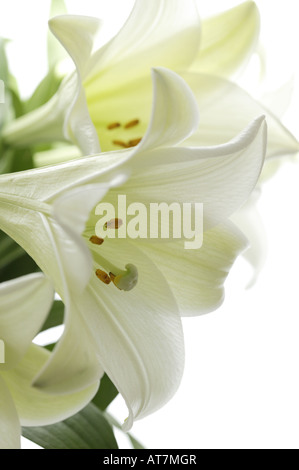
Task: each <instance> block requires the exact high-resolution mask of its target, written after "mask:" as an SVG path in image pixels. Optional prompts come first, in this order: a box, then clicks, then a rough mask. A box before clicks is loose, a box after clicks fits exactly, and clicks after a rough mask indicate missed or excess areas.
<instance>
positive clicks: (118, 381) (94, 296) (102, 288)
mask: <svg viewBox="0 0 299 470" xmlns="http://www.w3.org/2000/svg"><path fill="white" fill-rule="evenodd" d="M109 241H110V240H109ZM111 242H114V243H116V244H117V245H114V246H115V248H116V246H117V249H111V247H110V249H109V253H112V254H114V259H113V260H112V261H113V262H115V263H116V264H119V265H121V266H125V265H126V264H127V263H128V262H129V263H133V264H134V265H135V266H136V267H137V269H138V273H139V279H140V282H138V284H137V286H136V287H135V288H134V289H133V290H131V291H130V292H124V291H120V290H118V289H117V288H116V287H115V286H114V285H113V284H112V283H111V284H110V285H109V286H107V285H105V284H103V283H101V281H99V279H97V277H96V276H95V275H94V276H93V277H92V278H91V281H90V283H89V284H88V286H87V288H86V291H85V292H83V294H82V295H81V296H80V297H78V298H76V300H75V302H76V303H75V305H74V307H75V308H76V311H75V313H74V314H72V317H71V322H70V323H71V324H70V325H69V324H67V325H66V332H65V335H64V336H63V337H62V338H61V340H60V348H59V347H57V352H56V354H55V353H54V356H53V358H52V359H51V361H50V362H49V363H48V364H47V365H46V367H45V369H44V370H43V371H42V372H41V374H40V375H39V377H38V378H37V382H36V385H37V386H39V387H42V388H43V389H44V390H45V391H49V392H55V393H57V392H60V393H61V392H62V393H65V392H67V391H69V390H74V385H75V384H74V380H75V377H71V376H70V374H69V373H68V370H67V369H66V368H65V356H64V354H63V353H64V351H65V350H66V349H65V348H67V346H65V345H66V343H72V344H77V343H80V344H81V345H84V346H85V347H86V348H88V347H93V348H94V354H96V356H97V360H98V361H99V362H100V363H101V365H102V367H103V369H104V370H105V372H106V373H107V374H108V375H109V377H110V379H111V380H112V381H113V382H114V384H115V385H116V387H117V388H118V390H119V391H120V393H121V394H122V395H123V397H124V399H125V401H126V403H127V406H128V408H129V418H128V420H127V421H126V424H125V427H126V429H129V428H130V427H131V426H132V422H133V419H137V418H141V417H143V416H146V415H147V414H149V413H151V412H153V411H154V410H156V409H157V408H159V407H160V406H162V405H163V404H164V403H165V402H166V401H167V400H169V399H170V397H171V396H172V395H173V394H174V392H175V391H176V389H177V387H178V385H179V382H180V379H181V376H182V371H183V362H184V359H183V358H184V347H183V333H182V326H181V321H180V317H179V312H178V309H177V306H176V303H175V300H174V298H173V295H172V292H171V290H170V289H169V286H168V284H167V282H166V281H165V279H164V277H163V276H162V275H161V273H160V271H159V270H158V269H157V268H156V267H155V265H154V264H153V263H152V261H151V260H150V259H149V258H147V257H146V256H145V255H144V254H143V253H142V252H140V251H139V250H138V249H137V248H136V247H135V246H132V245H131V243H130V242H128V241H125V240H111ZM104 245H105V244H104ZM104 245H103V247H101V248H104V249H105V246H104ZM107 246H109V245H108V244H107ZM103 253H104V254H103V256H105V251H104V252H103ZM153 298H155V299H156V302H157V305H158V306H159V308H158V309H156V308H155V309H153V304H152V299H153ZM87 312H88V316H87V315H86V313H87ZM72 313H73V312H72ZM75 323H76V324H77V325H78V328H77V331H75V327H74V326H73V325H74V324H75ZM70 334H72V337H69V338H68V337H67V336H68V335H70ZM84 337H85V341H84ZM82 338H83V339H82ZM87 338H88V341H86V339H87ZM61 343H64V345H61ZM88 354H89V353H88V350H86V357H87V356H88ZM52 361H53V367H52ZM54 365H55V367H54ZM82 372H83V371H82ZM82 372H81V376H82ZM78 375H79V374H78ZM78 386H79V387H81V386H82V382H81V377H80V376H79V377H78Z"/></svg>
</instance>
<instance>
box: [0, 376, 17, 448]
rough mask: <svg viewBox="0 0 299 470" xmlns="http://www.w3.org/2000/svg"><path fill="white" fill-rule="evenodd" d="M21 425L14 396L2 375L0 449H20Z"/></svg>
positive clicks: (0, 382)
mask: <svg viewBox="0 0 299 470" xmlns="http://www.w3.org/2000/svg"><path fill="white" fill-rule="evenodd" d="M20 438H21V426H20V421H19V418H18V414H17V410H16V407H15V405H14V402H13V399H12V396H11V394H10V392H9V390H8V388H7V386H6V384H5V382H4V380H3V379H2V378H1V377H0V449H19V448H20V445H21V441H20Z"/></svg>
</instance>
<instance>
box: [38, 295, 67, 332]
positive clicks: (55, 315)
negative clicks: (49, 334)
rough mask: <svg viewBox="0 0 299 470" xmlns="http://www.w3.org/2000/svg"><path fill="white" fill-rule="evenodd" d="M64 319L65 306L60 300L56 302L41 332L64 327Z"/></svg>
mask: <svg viewBox="0 0 299 470" xmlns="http://www.w3.org/2000/svg"><path fill="white" fill-rule="evenodd" d="M63 318H64V304H63V302H61V301H60V300H55V301H54V302H53V305H52V308H51V310H50V313H49V315H48V318H47V320H46V321H45V323H44V324H43V326H42V329H41V331H45V330H48V329H49V328H54V327H55V326H59V325H62V324H63Z"/></svg>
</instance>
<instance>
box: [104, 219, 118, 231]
mask: <svg viewBox="0 0 299 470" xmlns="http://www.w3.org/2000/svg"><path fill="white" fill-rule="evenodd" d="M122 225H123V221H122V219H111V220H109V222H106V223H105V225H104V227H105V228H114V229H115V230H117V229H119V227H121V226H122Z"/></svg>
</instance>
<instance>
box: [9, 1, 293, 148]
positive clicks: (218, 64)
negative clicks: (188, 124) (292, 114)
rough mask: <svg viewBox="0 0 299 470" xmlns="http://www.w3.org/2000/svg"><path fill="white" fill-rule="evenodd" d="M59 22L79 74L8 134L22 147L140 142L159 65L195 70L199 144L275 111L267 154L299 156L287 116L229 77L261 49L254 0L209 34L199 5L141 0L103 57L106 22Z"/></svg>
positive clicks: (213, 22) (215, 23)
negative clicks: (98, 40)
mask: <svg viewBox="0 0 299 470" xmlns="http://www.w3.org/2000/svg"><path fill="white" fill-rule="evenodd" d="M49 24H50V28H51V30H52V32H53V33H54V34H55V35H56V37H57V38H58V39H59V40H60V42H61V43H62V45H63V46H64V47H65V49H66V50H67V52H68V53H69V55H70V56H71V57H72V59H73V60H74V63H75V65H76V72H75V73H73V74H72V75H70V76H68V77H67V78H66V79H65V81H64V82H63V84H62V86H61V88H60V89H59V91H58V92H57V94H56V95H55V96H54V97H53V99H52V100H51V101H50V102H48V103H47V104H46V105H45V106H43V107H41V108H40V109H38V110H36V111H34V113H30V114H28V115H26V116H24V117H22V118H21V119H18V120H16V121H14V122H12V123H10V124H9V125H8V126H7V127H6V129H4V133H3V136H4V138H5V139H6V140H7V141H8V142H9V143H11V144H12V145H26V144H30V143H32V142H35V141H40V140H42V141H43V140H45V141H50V140H61V139H64V138H66V139H68V140H70V141H72V142H73V143H75V144H77V145H78V146H79V147H80V148H81V150H82V152H83V154H84V155H89V154H93V153H97V152H99V150H100V146H101V150H102V151H110V150H116V149H119V148H121V147H129V146H133V145H136V144H137V143H138V142H139V141H140V138H141V137H143V136H144V134H145V132H146V129H147V127H148V123H149V118H150V110H151V102H152V94H151V82H150V69H151V68H152V67H155V66H163V67H167V68H170V69H172V70H175V71H177V72H182V71H185V72H184V74H183V77H184V78H185V79H187V81H188V83H189V84H190V86H191V87H192V89H193V91H194V93H195V95H196V98H197V101H198V105H199V109H200V113H201V127H200V129H199V131H198V133H195V134H194V135H193V136H192V142H190V145H196V146H200V145H217V144H220V143H222V142H225V141H228V140H230V139H232V138H234V136H235V135H236V134H238V133H240V132H241V131H242V129H244V128H245V127H246V126H247V124H248V122H250V121H251V120H253V119H254V118H255V117H256V116H258V115H265V116H266V117H267V123H268V128H269V132H268V144H269V146H268V153H267V155H268V156H273V155H277V154H284V153H287V152H296V151H298V148H299V147H298V142H297V141H296V139H295V138H294V137H293V136H292V135H291V134H290V133H289V132H288V131H287V130H286V129H285V128H284V127H283V126H282V124H281V123H280V122H279V120H278V119H276V118H275V117H274V116H272V115H271V113H270V112H268V111H267V109H265V108H263V107H262V105H261V104H259V103H257V102H255V101H254V100H253V99H252V98H251V97H250V96H249V95H248V94H246V92H245V91H243V90H242V89H240V88H239V87H238V86H237V85H234V84H233V83H231V82H229V81H227V80H226V78H225V77H227V76H230V75H232V74H233V73H234V72H235V71H236V70H238V69H239V68H240V67H242V66H244V64H245V63H246V62H247V60H248V58H249V57H250V55H251V53H252V51H253V50H254V48H255V45H256V43H257V40H258V35H259V13H258V10H257V7H256V5H255V4H254V2H252V1H246V2H245V3H243V4H241V5H239V6H237V7H236V8H233V9H231V10H228V11H226V12H225V13H223V14H220V15H218V16H215V17H213V18H211V19H208V20H206V21H203V22H202V28H201V23H200V20H199V17H198V13H197V6H196V2H195V1H194V0H186V1H184V2H182V1H181V0H152V1H151V2H148V1H147V0H136V2H135V6H134V8H133V11H132V13H131V15H130V17H129V19H128V21H127V22H126V24H125V25H124V27H123V28H122V29H121V30H120V31H119V33H118V34H117V35H116V36H115V37H114V38H113V39H112V40H111V41H110V42H109V43H108V44H106V45H105V46H103V47H102V48H101V49H99V50H96V51H93V43H94V36H95V35H96V32H97V30H98V28H99V26H100V21H99V20H97V19H96V18H89V17H81V16H72V15H65V16H59V17H56V18H53V19H51V20H50V23H49ZM211 74H212V76H211ZM220 76H221V77H222V78H220Z"/></svg>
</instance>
